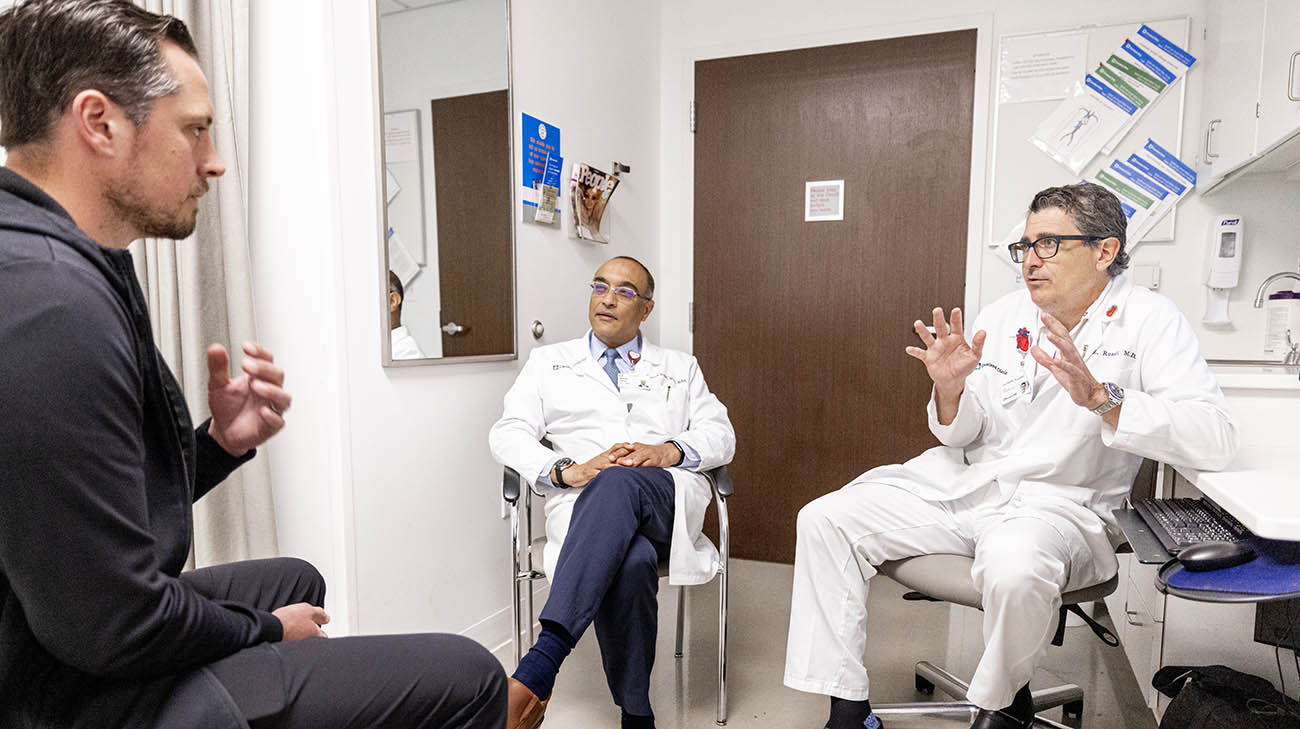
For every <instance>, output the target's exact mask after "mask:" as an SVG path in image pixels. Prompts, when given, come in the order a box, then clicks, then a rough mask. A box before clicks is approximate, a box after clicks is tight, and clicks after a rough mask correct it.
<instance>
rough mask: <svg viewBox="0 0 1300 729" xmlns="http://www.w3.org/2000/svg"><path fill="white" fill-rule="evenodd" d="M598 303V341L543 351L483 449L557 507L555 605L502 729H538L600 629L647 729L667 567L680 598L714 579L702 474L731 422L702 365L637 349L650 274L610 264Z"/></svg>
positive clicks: (622, 686)
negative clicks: (560, 684) (573, 662)
mask: <svg viewBox="0 0 1300 729" xmlns="http://www.w3.org/2000/svg"><path fill="white" fill-rule="evenodd" d="M576 293H577V292H575V294H576ZM589 293H590V299H589V302H588V308H587V319H588V321H589V323H590V324H591V328H590V329H589V330H588V331H587V333H586V334H585V335H584V336H582V337H579V338H577V339H573V340H570V341H567V342H560V343H558V344H552V345H547V346H544V347H539V348H537V349H535V350H533V352H532V353H531V354H530V355H529V357H528V361H527V363H526V364H525V365H524V367H523V369H522V370H521V371H520V373H519V377H518V379H517V380H516V381H515V383H514V385H513V386H511V388H510V390H509V391H508V392H507V393H506V396H505V405H504V409H503V412H502V414H501V419H500V420H498V421H497V422H496V424H495V425H493V427H492V431H491V433H490V435H489V438H488V440H489V444H490V446H491V448H492V454H493V457H495V458H496V459H497V461H499V462H500V463H502V464H505V465H507V466H509V467H511V468H513V469H514V470H516V471H518V472H519V474H520V475H521V476H523V477H524V478H525V479H527V480H529V481H530V482H531V483H532V487H533V488H534V490H535V491H537V492H538V493H541V494H544V495H545V496H546V497H547V498H546V539H547V541H546V551H545V554H544V562H545V569H546V574H547V576H548V577H549V579H550V582H551V589H550V596H549V598H548V599H547V602H546V606H545V607H544V608H543V609H542V613H541V615H540V620H541V624H542V632H541V635H540V636H539V637H538V639H537V643H536V644H535V645H533V647H532V648H531V649H530V650H529V651H528V653H527V654H526V655H525V656H524V657H523V659H522V660H521V661H520V663H519V667H518V668H517V669H516V671H515V673H514V676H513V677H512V678H511V679H510V681H509V710H508V715H507V720H506V727H507V729H532V727H535V726H536V725H537V724H538V723H540V722H541V720H542V716H543V713H544V712H545V711H546V706H547V703H548V701H549V700H550V696H551V691H552V689H553V688H554V686H555V681H556V677H557V675H558V673H559V670H560V666H561V664H562V663H563V662H564V659H565V657H567V656H568V654H569V652H570V651H571V650H573V648H574V646H575V645H577V642H578V640H579V639H580V638H581V637H582V635H583V633H585V632H586V630H587V628H588V627H590V626H592V625H593V623H594V625H595V630H596V639H597V641H598V643H599V645H600V653H601V660H602V663H603V665H604V670H605V677H606V680H607V681H608V683H609V690H610V693H611V695H612V696H613V698H614V703H615V704H617V705H618V706H619V707H620V708H621V709H622V725H623V726H624V727H638V728H639V727H653V726H654V712H653V711H652V710H651V707H650V671H651V668H652V667H653V665H654V658H655V636H656V634H657V632H658V625H657V621H658V602H657V598H656V594H657V592H658V588H659V573H658V566H659V564H660V563H662V562H667V563H668V564H669V581H670V582H671V583H672V584H678V585H692V584H701V583H704V582H708V581H709V579H711V578H712V576H713V575H714V574H715V573H716V571H717V563H718V552H717V549H716V548H715V547H714V546H713V544H712V543H711V542H709V540H708V538H707V537H705V536H704V535H703V534H702V533H701V529H702V527H703V523H704V511H705V509H706V507H707V506H708V504H709V501H710V499H711V498H712V492H711V488H710V485H709V482H708V480H707V478H706V477H705V476H704V474H703V472H704V471H707V470H709V469H711V468H715V467H717V466H721V465H724V464H726V463H729V462H730V461H731V457H732V455H733V454H734V453H735V448H736V438H735V433H734V432H733V431H732V427H731V421H730V420H728V418H727V409H726V408H725V407H724V406H723V405H722V403H720V402H719V401H718V399H717V397H715V396H714V395H713V393H711V392H710V391H709V388H708V385H706V384H705V381H704V376H703V375H702V374H701V372H700V367H699V364H698V363H697V362H696V361H695V358H694V357H692V356H691V355H689V354H686V353H684V352H677V351H673V350H669V349H663V348H660V347H658V346H655V345H654V344H653V343H651V342H648V341H646V340H645V338H644V337H643V336H642V334H641V331H640V326H641V323H642V322H643V321H645V319H646V317H648V316H649V315H650V312H651V311H652V310H653V309H654V277H653V276H652V275H651V274H650V271H649V269H647V268H646V267H645V266H644V265H642V264H641V263H640V262H639V261H637V260H636V259H633V258H628V257H624V256H618V257H615V258H611V259H610V260H608V261H606V262H605V263H604V264H603V265H601V267H600V268H599V269H597V270H596V273H595V276H594V277H593V278H592V282H591V289H590V292H589ZM542 440H546V441H547V442H549V443H550V447H549V448H548V447H547V446H546V445H543V444H542V442H541V441H542Z"/></svg>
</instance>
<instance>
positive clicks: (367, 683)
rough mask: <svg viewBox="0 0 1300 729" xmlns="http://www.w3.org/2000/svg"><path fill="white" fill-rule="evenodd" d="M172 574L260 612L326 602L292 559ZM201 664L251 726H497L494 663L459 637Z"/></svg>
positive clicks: (286, 650) (309, 573) (263, 652)
mask: <svg viewBox="0 0 1300 729" xmlns="http://www.w3.org/2000/svg"><path fill="white" fill-rule="evenodd" d="M181 579H182V580H184V581H186V582H188V583H189V584H190V585H192V586H193V587H194V588H195V589H196V590H198V591H199V592H201V593H202V594H204V595H205V596H207V597H208V598H210V599H213V600H232V601H237V602H241V603H244V604H247V605H253V606H255V607H258V608H260V609H263V610H274V609H276V608H279V607H283V606H285V605H291V604H293V603H298V602H307V603H311V604H313V605H322V604H323V603H324V600H325V581H324V579H322V578H321V576H320V573H319V572H317V571H316V568H314V567H312V566H311V565H310V564H308V563H307V562H304V561H302V560H298V559H291V558H280V559H263V560H249V561H245V562H235V563H232V564H226V565H219V566H216V567H206V568H203V569H199V570H194V571H192V572H187V573H184V574H183V575H181ZM327 629H328V626H327ZM207 670H208V671H210V672H211V673H212V674H213V675H214V676H216V678H217V680H218V681H220V682H221V683H222V685H224V686H225V687H226V690H227V691H228V692H229V693H230V696H231V698H232V699H234V701H235V704H236V705H237V706H238V707H239V709H240V711H242V712H243V714H244V717H245V718H246V719H247V720H248V723H249V726H250V727H251V728H252V729H372V728H373V729H379V728H380V727H392V728H393V729H398V728H400V729H440V728H442V727H447V728H448V729H450V728H451V727H457V728H460V727H466V728H469V729H501V728H502V727H504V726H505V722H506V679H505V674H504V672H503V671H502V669H501V664H500V662H498V661H497V660H496V659H495V658H493V657H492V654H490V653H488V651H487V650H486V649H485V648H483V647H482V646H480V645H479V644H478V643H475V642H474V641H472V640H469V639H468V638H463V637H461V636H458V635H448V634H437V633H427V634H416V635H379V636H360V637H347V638H308V639H305V640H297V641H289V642H281V643H263V644H261V645H256V646H253V647H251V648H246V649H244V650H242V651H239V652H238V653H235V654H234V655H231V656H228V657H226V658H223V659H222V660H220V661H217V662H215V663H212V664H210V665H208V666H207Z"/></svg>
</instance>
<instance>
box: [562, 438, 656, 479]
mask: <svg viewBox="0 0 1300 729" xmlns="http://www.w3.org/2000/svg"><path fill="white" fill-rule="evenodd" d="M681 457H682V454H681V453H680V452H679V451H678V450H677V446H675V445H673V444H672V443H661V444H659V445H650V444H648V443H615V444H614V445H612V446H610V447H609V449H608V450H605V451H603V452H601V453H598V454H596V455H595V456H594V457H593V458H591V460H589V461H586V462H585V463H575V464H573V465H572V466H569V467H568V468H566V469H564V484H565V485H566V486H571V487H573V488H579V487H582V486H586V485H587V484H588V483H591V479H593V478H595V477H596V474H598V473H600V472H601V471H603V470H605V469H606V468H609V467H610V466H628V467H631V468H637V467H642V466H644V467H658V468H670V467H672V466H675V465H677V461H678V460H679V459H681ZM551 481H552V482H554V481H555V469H551Z"/></svg>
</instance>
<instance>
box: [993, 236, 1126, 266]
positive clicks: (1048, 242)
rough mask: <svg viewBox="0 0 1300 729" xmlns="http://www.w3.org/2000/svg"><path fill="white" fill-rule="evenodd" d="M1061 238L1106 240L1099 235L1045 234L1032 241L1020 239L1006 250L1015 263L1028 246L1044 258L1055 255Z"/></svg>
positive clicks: (1024, 254)
mask: <svg viewBox="0 0 1300 729" xmlns="http://www.w3.org/2000/svg"><path fill="white" fill-rule="evenodd" d="M1063 240H1082V241H1088V242H1089V243H1091V242H1094V241H1099V240H1106V237H1105V236H1100V235H1045V236H1043V237H1042V238H1039V239H1038V240H1036V241H1033V242H1030V241H1025V240H1022V241H1020V242H1019V243H1012V244H1011V245H1009V246H1007V250H1009V251H1011V260H1013V261H1015V262H1016V263H1020V262H1022V261H1024V260H1025V256H1026V255H1028V254H1029V249H1030V248H1033V249H1034V253H1036V254H1037V255H1038V257H1039V258H1041V259H1043V260H1046V259H1048V258H1051V257H1052V256H1055V255H1056V253H1057V251H1059V250H1061V241H1063Z"/></svg>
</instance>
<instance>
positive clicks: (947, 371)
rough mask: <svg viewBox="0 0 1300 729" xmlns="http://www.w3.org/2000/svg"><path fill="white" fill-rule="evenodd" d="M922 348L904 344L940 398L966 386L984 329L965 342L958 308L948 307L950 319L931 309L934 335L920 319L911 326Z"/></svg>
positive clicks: (981, 348) (953, 394) (952, 394)
mask: <svg viewBox="0 0 1300 729" xmlns="http://www.w3.org/2000/svg"><path fill="white" fill-rule="evenodd" d="M912 326H913V327H914V328H915V329H916V335H917V336H918V337H920V338H921V343H922V344H924V345H925V346H924V347H908V348H907V353H908V354H910V355H911V356H913V357H915V358H917V359H919V360H921V362H922V363H924V364H925V370H926V372H928V373H929V375H930V379H931V380H933V381H934V389H935V393H936V394H938V395H940V396H942V397H955V396H958V395H960V394H961V391H962V390H963V389H964V388H965V387H966V378H967V377H968V376H970V373H972V372H974V371H975V366H976V365H978V364H979V361H980V354H981V353H982V352H983V351H984V340H985V339H986V338H987V337H988V332H985V331H983V330H981V331H978V332H975V336H974V337H972V338H971V341H970V342H969V343H967V342H966V337H965V336H964V335H963V333H962V318H961V309H953V310H952V322H951V324H950V323H949V322H948V321H945V320H944V317H943V309H942V308H935V310H934V334H933V335H931V334H930V332H929V330H927V329H926V328H925V324H923V323H922V322H921V320H920V319H917V320H916V323H914V324H913V325H912Z"/></svg>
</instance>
